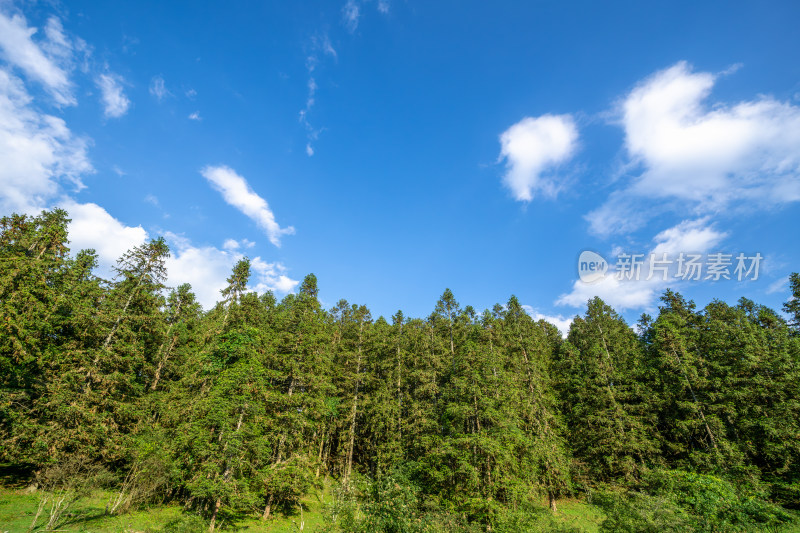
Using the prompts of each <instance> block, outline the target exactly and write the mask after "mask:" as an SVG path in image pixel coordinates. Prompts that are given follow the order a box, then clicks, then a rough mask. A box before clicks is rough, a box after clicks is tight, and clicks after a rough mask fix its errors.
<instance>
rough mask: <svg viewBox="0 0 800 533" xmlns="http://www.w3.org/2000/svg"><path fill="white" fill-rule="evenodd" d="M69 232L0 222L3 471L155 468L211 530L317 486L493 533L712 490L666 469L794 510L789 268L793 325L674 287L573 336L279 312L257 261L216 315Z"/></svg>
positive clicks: (166, 493) (469, 314) (799, 348)
mask: <svg viewBox="0 0 800 533" xmlns="http://www.w3.org/2000/svg"><path fill="white" fill-rule="evenodd" d="M67 216H68V215H67V213H65V212H64V211H60V210H55V211H52V212H44V213H42V214H41V215H40V216H37V217H27V216H20V215H12V216H10V217H4V218H3V219H2V220H0V333H1V334H0V441H1V442H2V443H3V445H2V447H0V461H2V462H5V463H11V464H14V465H17V466H19V467H21V468H27V469H29V470H30V471H32V472H36V473H42V472H44V471H46V470H47V469H48V468H50V467H52V466H53V465H57V464H66V463H68V462H69V461H71V460H74V459H75V458H81V460H82V461H85V462H89V463H92V464H95V465H97V466H99V467H102V468H104V469H106V470H107V471H108V472H110V473H111V474H113V475H114V476H116V477H117V479H118V481H119V482H120V483H121V486H122V487H123V488H122V489H121V490H122V491H123V492H124V491H125V490H126V489H125V487H130V486H131V484H132V483H133V481H131V480H136V479H140V478H142V476H141V475H139V474H138V473H141V472H156V471H157V472H159V473H160V474H159V475H158V476H155V475H150V478H154V479H155V478H157V479H159V480H160V481H159V483H160V485H158V491H159V497H160V498H162V499H163V498H169V499H174V500H178V501H181V502H183V503H184V504H185V506H186V508H187V509H192V510H194V511H196V512H199V513H200V514H202V515H203V516H205V517H206V519H207V520H208V521H209V522H210V527H211V529H212V530H213V529H214V528H215V524H219V522H220V521H222V520H223V519H225V520H230V519H233V518H235V517H236V516H239V515H242V514H251V513H252V514H256V513H257V514H259V515H261V516H263V517H264V518H265V519H268V518H269V517H270V516H271V514H272V513H274V512H275V511H276V510H281V509H287V508H292V507H296V506H297V505H298V502H299V500H300V498H301V497H302V496H303V495H305V494H307V493H309V492H311V491H313V490H315V488H318V487H320V486H321V484H322V483H323V481H324V480H326V479H328V480H330V479H334V480H338V482H339V483H340V484H341V487H342V490H344V491H345V492H347V491H355V490H357V487H358V486H359V483H360V481H359V480H365V479H366V480H373V481H374V482H375V483H376V484H375V485H372V487H373V489H371V490H372V492H370V493H369V494H373V499H372V500H370V502H371V503H369V504H368V505H367V507H366V508H367V509H369V508H378V507H375V506H379V505H378V504H379V500H380V498H385V497H387V496H386V494H389V493H391V494H394V495H395V496H392V497H396V498H400V499H401V500H402V501H404V502H411V503H409V505H419V506H420V508H423V507H425V508H428V509H436V510H439V511H440V512H442V513H449V514H450V515H452V516H457V517H460V518H459V519H460V520H463V521H464V523H465V524H478V525H482V527H484V526H486V527H488V526H491V525H492V524H499V523H500V522H501V521H502V516H503V513H505V512H507V511H508V512H510V511H509V510H517V509H520V508H525V507H526V506H528V505H531V504H532V503H537V504H539V503H541V502H543V501H545V502H549V505H550V507H551V509H552V511H554V512H556V511H557V506H556V501H557V498H559V497H561V496H565V495H570V494H582V493H587V492H591V491H596V490H599V489H602V488H603V487H608V486H616V487H640V488H641V487H643V486H649V487H657V489H658V490H662V489H663V487H664V483H666V482H665V481H664V480H671V481H670V483H672V485H670V486H674V485H675V483H678V481H675V480H679V481H680V483H683V485H681V486H684V485H685V486H689V485H691V483H695V482H696V481H697V480H698V479H700V480H703V479H706V478H697V477H686V476H688V475H689V474H669V475H666V474H665V476H666V477H663V476H662V477H658V478H654V477H653V475H654V474H653V472H663V471H667V472H669V471H670V470H673V471H679V472H693V473H696V475H697V476H711V477H708V479H713V480H715V479H718V478H719V479H724V480H727V481H725V483H734V484H736V486H738V487H744V488H750V489H752V490H753V491H758V493H759V494H762V495H763V497H764V498H767V499H772V500H773V501H775V502H778V503H780V504H782V505H785V506H787V507H797V506H800V467H798V465H799V464H800V461H799V460H800V444H799V443H800V398H799V397H798V383H800V330H799V329H798V328H800V311H799V310H798V301H800V277H798V275H797V274H793V275H792V277H791V289H792V291H793V297H792V298H791V299H790V300H789V301H788V302H787V303H786V306H785V308H784V311H785V312H786V314H787V315H788V316H789V320H788V321H787V320H785V319H784V318H782V317H781V315H780V314H778V313H776V312H775V311H773V310H771V309H768V308H766V307H763V306H759V305H757V304H755V303H753V302H751V301H749V300H745V299H742V300H740V301H739V302H738V304H737V305H735V306H730V305H728V304H725V303H723V302H719V301H714V302H712V303H710V304H709V305H708V306H706V307H705V309H703V310H698V309H696V307H695V305H694V303H692V302H689V301H686V300H685V299H684V298H683V297H682V296H681V295H680V294H677V293H674V292H672V291H667V292H666V293H665V294H664V296H663V298H662V305H661V307H660V309H659V313H658V316H656V317H655V318H651V317H648V316H644V317H643V318H642V321H641V322H640V324H639V329H638V331H636V332H635V331H634V330H633V329H631V328H630V327H629V326H628V324H626V323H625V321H624V320H623V319H622V318H621V317H620V316H619V315H618V314H617V313H616V312H615V311H614V310H613V309H611V308H610V307H609V306H608V305H606V304H605V303H604V302H603V301H602V300H600V299H599V298H595V299H593V300H591V301H590V302H589V303H588V308H587V311H586V313H585V315H584V316H581V317H577V318H576V319H575V320H574V322H573V324H572V326H571V328H570V331H569V334H568V336H567V337H566V339H562V338H561V336H560V334H559V333H558V331H557V330H556V329H555V327H554V326H552V325H551V324H548V323H546V322H544V321H538V322H537V321H535V320H534V319H532V318H531V316H530V315H529V314H528V313H526V312H525V310H524V309H523V307H522V306H521V305H520V302H519V301H518V300H517V298H515V297H513V296H512V297H511V298H510V299H509V300H508V301H507V303H506V304H505V305H496V306H495V307H494V308H493V309H491V310H486V311H484V312H483V313H478V312H476V310H474V309H473V308H472V307H470V306H466V307H462V306H461V304H459V302H458V301H457V300H456V297H455V295H454V294H453V293H452V292H451V291H450V290H449V289H447V290H445V291H444V293H443V294H442V296H441V298H440V299H439V301H438V302H437V303H436V304H435V306H434V310H433V313H432V314H431V315H430V316H428V317H426V318H408V317H406V316H405V315H404V314H403V313H402V312H401V311H398V312H397V313H396V314H395V315H394V316H392V317H390V318H389V319H388V320H387V319H385V318H384V317H377V318H375V317H373V316H372V315H371V313H370V311H369V309H367V308H366V307H365V306H363V305H357V304H351V303H349V302H347V301H344V300H342V301H340V302H338V303H337V304H336V305H335V306H334V307H333V308H332V309H330V310H325V309H323V308H322V306H321V305H320V302H319V300H318V297H317V296H318V286H317V279H316V277H315V276H314V275H313V274H312V275H309V276H307V277H306V278H305V280H304V281H303V283H302V285H301V286H300V289H299V291H298V292H297V294H289V295H287V296H286V297H284V298H283V299H282V300H281V301H277V300H276V298H275V297H274V295H273V294H271V293H266V294H262V295H258V294H256V293H255V292H252V291H251V290H250V289H249V288H248V279H249V276H250V263H249V261H248V260H247V259H243V260H241V261H240V262H238V263H237V264H236V265H235V267H234V268H233V271H232V273H231V276H230V278H229V279H228V286H227V287H226V288H225V289H224V290H223V291H222V294H221V295H220V296H221V299H220V302H219V303H218V304H217V305H216V306H215V307H214V308H213V309H210V310H208V311H206V312H204V311H203V310H202V309H201V307H200V305H199V304H198V303H197V301H196V299H195V297H194V294H193V293H192V289H191V287H190V286H188V285H181V286H180V287H177V288H167V287H166V286H165V285H164V282H165V279H166V271H165V260H166V259H167V258H168V256H169V249H168V247H167V245H166V243H165V242H164V241H163V240H162V239H156V240H153V241H151V242H148V243H145V244H143V245H142V246H139V247H136V248H134V249H133V250H131V251H129V252H128V253H126V254H125V255H124V256H123V257H122V258H120V260H119V262H118V265H117V268H116V277H115V278H114V280H103V279H100V278H98V277H96V276H95V275H94V274H93V268H94V267H95V266H96V256H95V254H94V252H93V251H91V250H87V251H78V252H77V253H75V254H70V252H69V249H68V236H67V223H68V218H67ZM148 469H150V470H148ZM692 475H695V474H692ZM137 476H139V477H137ZM681 476H683V477H681ZM714 476H716V477H714ZM653 479H658V480H661V481H658V482H656V481H653ZM386 480H392V481H391V483H390V484H388V485H386V484H385V482H386ZM687 480H688V481H687ZM690 482H691V483H690ZM648 483H649V485H647V484H648ZM715 483H716V481H715ZM720 483H722V481H720ZM692 486H694V485H692ZM720 486H722V485H720ZM727 486H728V485H725V487H727ZM403 487H410V488H408V491H406V489H405V488H403ZM127 490H132V489H127ZM653 490H656V489H653ZM725 490H728V489H727V488H726V489H725ZM404 491H405V492H404ZM365 494H367V493H365ZM381 495H383V496H381ZM376 498H377V499H376ZM398 501H400V500H398ZM598 501H599V500H598ZM737 501H738V500H737ZM404 505H405V504H404ZM370 506H373V507H370ZM617 508H618V509H619V508H622V507H619V506H617ZM626 509H627V508H626ZM439 511H437V512H439ZM367 514H369V513H367ZM400 519H401V518H398V520H400ZM367 520H368V523H369V524H372V526H370V527H378V526H375V524H376V523H378V522H375V521H374V520H377V518H375V517H374V516H373V517H372V518H368V519H367ZM342 527H343V528H344V527H345V526H342ZM380 527H383V526H380ZM387 530H391V529H387Z"/></svg>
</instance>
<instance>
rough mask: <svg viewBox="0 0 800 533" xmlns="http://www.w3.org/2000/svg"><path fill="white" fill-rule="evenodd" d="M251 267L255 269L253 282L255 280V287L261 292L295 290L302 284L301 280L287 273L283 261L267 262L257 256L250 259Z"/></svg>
mask: <svg viewBox="0 0 800 533" xmlns="http://www.w3.org/2000/svg"><path fill="white" fill-rule="evenodd" d="M250 267H251V269H252V271H253V279H252V280H251V283H252V282H253V281H255V285H253V289H254V290H256V291H257V292H259V293H264V292H266V291H273V292H278V293H287V292H291V291H293V290H294V289H295V287H297V285H299V284H300V282H299V281H297V280H294V279H291V278H290V277H288V276H287V275H286V267H284V266H283V265H282V264H281V263H267V262H265V261H262V260H261V258H260V257H256V258H255V259H253V260H252V261H250Z"/></svg>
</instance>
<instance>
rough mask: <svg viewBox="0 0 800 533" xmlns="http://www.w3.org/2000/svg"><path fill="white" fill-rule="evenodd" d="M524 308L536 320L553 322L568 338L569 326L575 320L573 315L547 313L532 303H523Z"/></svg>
mask: <svg viewBox="0 0 800 533" xmlns="http://www.w3.org/2000/svg"><path fill="white" fill-rule="evenodd" d="M522 308H523V309H524V310H525V312H526V313H528V314H529V315H530V316H531V318H533V319H534V320H536V321H539V320H544V321H545V322H548V323H550V324H553V325H554V326H555V327H556V328H558V331H559V333H561V336H562V337H564V338H566V336H567V333H569V327H570V326H571V325H572V321H573V320H574V318H573V317H564V316H561V315H546V314H543V313H540V312H539V311H537V310H536V309H534V308H533V307H531V306H530V305H523V306H522Z"/></svg>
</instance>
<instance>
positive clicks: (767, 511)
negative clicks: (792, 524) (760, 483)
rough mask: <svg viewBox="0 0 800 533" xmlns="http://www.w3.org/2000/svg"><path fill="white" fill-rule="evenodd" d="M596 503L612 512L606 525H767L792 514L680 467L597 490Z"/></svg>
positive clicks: (697, 527) (685, 527)
mask: <svg viewBox="0 0 800 533" xmlns="http://www.w3.org/2000/svg"><path fill="white" fill-rule="evenodd" d="M591 503H592V504H594V505H597V506H598V507H600V508H602V509H603V511H604V512H605V513H606V517H607V518H606V520H605V521H604V522H603V524H602V525H601V531H631V532H633V531H642V532H649V531H653V532H656V531H714V532H723V531H763V530H764V529H767V528H775V527H778V526H780V525H781V524H784V523H787V522H789V521H791V519H792V516H791V515H789V514H788V513H787V512H786V511H784V510H783V509H781V508H780V507H778V506H776V505H774V504H771V503H769V502H767V501H765V500H763V499H761V495H760V494H758V493H752V494H748V495H740V494H738V493H737V491H736V490H735V488H734V486H733V485H732V484H731V483H730V482H729V481H726V480H724V479H721V478H718V477H715V476H710V475H705V474H695V473H693V472H684V471H680V470H660V471H654V472H651V473H650V474H649V475H648V476H646V478H645V480H644V482H643V484H642V487H641V490H639V491H629V492H601V493H596V494H593V495H592V496H591Z"/></svg>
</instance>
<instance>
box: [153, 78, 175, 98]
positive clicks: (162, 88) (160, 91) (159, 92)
mask: <svg viewBox="0 0 800 533" xmlns="http://www.w3.org/2000/svg"><path fill="white" fill-rule="evenodd" d="M150 94H152V95H153V96H155V97H156V100H158V101H159V102H160V101H162V100H163V99H164V98H166V97H167V96H172V93H171V92H169V90H168V89H167V85H166V83H165V82H164V76H161V75H158V76H154V77H153V79H152V80H151V81H150Z"/></svg>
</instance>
